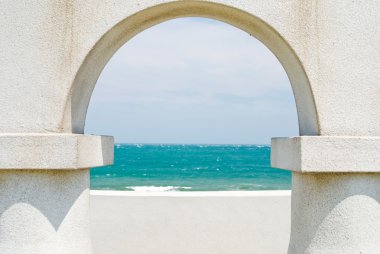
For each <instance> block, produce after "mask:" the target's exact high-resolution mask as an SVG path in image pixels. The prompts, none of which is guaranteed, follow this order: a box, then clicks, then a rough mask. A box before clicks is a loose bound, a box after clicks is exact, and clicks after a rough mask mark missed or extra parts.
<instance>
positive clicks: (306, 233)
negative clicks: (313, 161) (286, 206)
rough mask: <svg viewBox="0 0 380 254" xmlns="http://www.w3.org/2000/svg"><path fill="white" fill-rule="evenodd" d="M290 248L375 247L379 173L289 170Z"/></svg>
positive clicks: (379, 222) (378, 242)
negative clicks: (290, 185) (290, 180)
mask: <svg viewBox="0 0 380 254" xmlns="http://www.w3.org/2000/svg"><path fill="white" fill-rule="evenodd" d="M292 181H293V183H292V184H293V186H292V228H291V239H290V244H289V252H288V253H289V254H298V253H310V254H314V253H315V254H322V253H323V254H330V253H331V254H335V253H342V254H343V253H345V254H351V253H352V254H354V253H366V254H376V253H380V204H379V202H380V175H379V174H374V173H372V174H371V173H367V174H363V173H357V174H349V173H348V174H347V173H325V174H322V173H317V174H312V173H308V174H301V173H296V172H293V179H292Z"/></svg>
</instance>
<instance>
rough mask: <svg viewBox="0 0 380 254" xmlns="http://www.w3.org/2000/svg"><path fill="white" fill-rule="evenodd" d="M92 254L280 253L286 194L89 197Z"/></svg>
mask: <svg viewBox="0 0 380 254" xmlns="http://www.w3.org/2000/svg"><path fill="white" fill-rule="evenodd" d="M90 204H91V225H92V242H93V247H94V253H95V254H108V253H112V254H122V253H123V254H124V253H129V254H131V253H132V254H143V253H144V254H145V253H149V254H161V253H162V254H164V253H165V254H169V253H173V254H182V253H196V254H202V253H205V254H212V253H215V254H223V253H231V254H239V253H241V254H247V253H258V254H266V253H268V254H282V253H284V254H285V253H286V252H287V248H288V243H289V236H290V191H251V192H163V193H146V192H145V193H144V192H122V191H92V192H91V203H90Z"/></svg>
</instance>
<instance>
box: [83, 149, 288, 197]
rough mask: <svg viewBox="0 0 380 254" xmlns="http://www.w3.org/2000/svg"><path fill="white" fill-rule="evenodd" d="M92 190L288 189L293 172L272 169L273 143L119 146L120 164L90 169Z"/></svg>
mask: <svg viewBox="0 0 380 254" xmlns="http://www.w3.org/2000/svg"><path fill="white" fill-rule="evenodd" d="M90 177H91V189H94V190H125V191H241V190H245V191H246V190H289V189H290V188H291V173H290V172H288V171H285V170H279V169H275V168H271V167H270V146H268V145H169V144H162V145H150V144H116V145H115V164H114V165H113V166H106V167H99V168H93V169H91V171H90Z"/></svg>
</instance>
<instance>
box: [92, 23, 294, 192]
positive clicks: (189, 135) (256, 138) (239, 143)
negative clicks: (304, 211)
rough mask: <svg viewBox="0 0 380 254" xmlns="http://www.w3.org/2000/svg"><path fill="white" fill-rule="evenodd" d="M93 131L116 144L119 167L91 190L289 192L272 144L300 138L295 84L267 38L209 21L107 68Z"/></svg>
mask: <svg viewBox="0 0 380 254" xmlns="http://www.w3.org/2000/svg"><path fill="white" fill-rule="evenodd" d="M86 132H88V133H96V134H112V135H114V136H115V138H116V142H117V144H116V147H115V165H114V166H110V167H105V168H98V169H93V170H92V172H91V176H92V181H91V184H92V188H94V189H116V190H262V189H289V188H290V173H289V172H285V171H279V170H276V169H272V168H270V162H269V157H270V156H269V154H270V147H269V143H270V137H271V136H273V135H277V136H292V135H297V133H298V127H297V113H296V107H295V103H294V97H293V94H292V91H291V85H290V83H289V80H288V77H287V75H286V73H285V71H284V69H283V67H282V65H281V64H280V62H279V61H278V60H277V58H276V57H275V56H274V55H273V54H272V52H270V51H269V49H268V48H266V46H264V45H263V44H262V43H261V42H260V41H258V40H257V39H255V38H253V37H251V36H250V35H249V34H247V33H245V32H243V31H241V30H239V29H236V28H234V27H232V26H230V25H227V24H225V23H222V22H219V21H215V20H210V19H205V18H182V19H174V20H171V21H167V22H164V23H162V24H160V25H157V26H154V27H152V28H150V29H147V30H146V31H144V32H142V33H141V34H139V35H137V36H135V37H134V38H133V39H132V40H130V41H129V42H128V43H126V44H125V45H124V46H123V47H122V48H120V49H119V51H118V52H117V53H116V54H115V55H114V56H113V58H112V59H111V60H110V62H109V63H108V64H107V66H106V67H105V69H104V70H103V72H102V74H101V76H100V78H99V80H98V84H97V86H96V89H95V91H94V93H93V96H92V100H91V104H90V107H89V111H88V114H87V123H86Z"/></svg>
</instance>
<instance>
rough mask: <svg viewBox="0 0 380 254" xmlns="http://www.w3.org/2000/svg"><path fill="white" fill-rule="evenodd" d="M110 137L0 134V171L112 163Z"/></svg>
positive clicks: (76, 167)
mask: <svg viewBox="0 0 380 254" xmlns="http://www.w3.org/2000/svg"><path fill="white" fill-rule="evenodd" d="M113 142H114V141H113V137H110V136H92V135H81V134H39V133H32V134H29V133H28V134H22V133H15V134H13V133H9V134H0V170H11V169H58V170H59V169H81V168H89V167H99V166H104V165H110V164H112V163H113Z"/></svg>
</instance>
